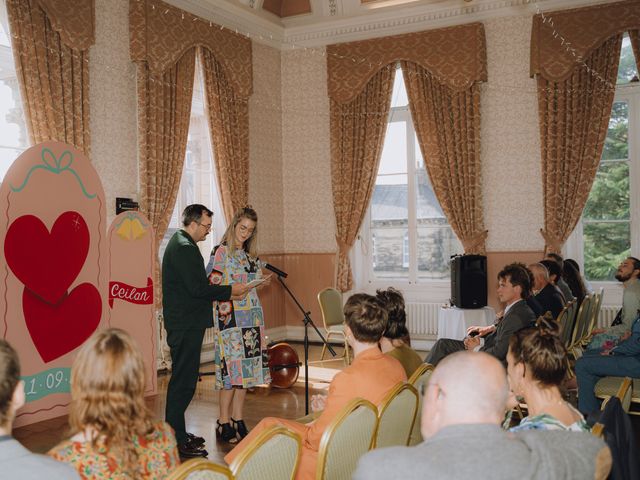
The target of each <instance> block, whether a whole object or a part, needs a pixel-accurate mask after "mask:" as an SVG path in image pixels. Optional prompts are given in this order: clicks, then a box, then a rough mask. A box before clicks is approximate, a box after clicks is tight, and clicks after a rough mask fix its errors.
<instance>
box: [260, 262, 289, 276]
mask: <svg viewBox="0 0 640 480" xmlns="http://www.w3.org/2000/svg"><path fill="white" fill-rule="evenodd" d="M260 266H261V267H262V268H266V269H267V270H270V271H272V272H273V273H275V274H276V275H278V276H279V277H282V278H287V276H288V275H287V274H286V273H285V272H283V271H282V270H280V269H279V268H277V267H274V266H273V265H270V264H268V263H267V262H262V261H261V262H260Z"/></svg>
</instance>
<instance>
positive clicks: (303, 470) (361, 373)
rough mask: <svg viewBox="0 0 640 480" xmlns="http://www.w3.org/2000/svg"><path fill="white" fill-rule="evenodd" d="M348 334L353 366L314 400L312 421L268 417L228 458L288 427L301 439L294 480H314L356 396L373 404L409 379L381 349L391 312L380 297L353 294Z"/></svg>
mask: <svg viewBox="0 0 640 480" xmlns="http://www.w3.org/2000/svg"><path fill="white" fill-rule="evenodd" d="M344 317H345V323H346V326H345V335H346V337H347V341H348V342H349V345H350V346H351V348H352V349H353V354H354V359H353V363H352V364H351V365H349V366H348V367H347V368H345V369H344V370H343V371H341V372H340V373H338V374H337V375H336V376H335V377H334V379H333V381H332V382H331V385H330V386H329V395H328V396H326V397H325V396H314V400H313V403H312V408H313V410H323V412H322V413H321V414H320V416H319V417H318V418H317V419H316V420H315V421H313V422H312V423H307V424H302V423H299V422H295V421H293V420H284V419H282V418H264V419H262V420H261V421H260V423H258V425H257V426H256V427H255V428H254V429H253V430H251V432H250V433H249V435H247V437H245V438H244V439H243V440H242V441H241V442H240V443H239V444H238V445H237V446H236V447H235V448H234V449H233V450H232V451H231V452H230V453H229V454H228V455H227V456H225V457H224V459H225V461H226V462H227V463H231V462H233V460H234V459H235V458H236V457H237V456H238V455H239V454H240V453H241V452H242V451H243V450H244V449H245V448H247V446H248V445H250V443H251V442H252V441H253V440H254V439H255V438H256V437H257V436H258V435H259V434H260V433H261V432H262V431H263V430H264V429H265V428H268V427H271V426H272V425H284V426H285V427H287V428H289V429H291V430H294V431H295V432H297V433H298V434H300V436H301V437H302V457H301V459H300V465H299V467H298V472H297V474H296V477H295V478H296V479H298V480H301V479H313V478H315V474H316V463H317V459H318V458H317V457H318V448H319V447H320V439H321V438H322V434H323V433H324V431H325V429H326V428H327V426H328V425H329V423H331V421H332V420H333V419H334V417H335V416H336V415H337V414H338V413H339V412H340V411H341V410H342V409H343V408H344V407H345V406H346V405H347V404H348V403H349V402H350V401H351V400H353V399H354V398H364V399H366V400H369V401H370V402H372V403H374V404H378V403H380V402H381V401H382V399H383V398H384V396H385V395H386V394H387V392H389V391H390V390H391V389H392V388H393V387H394V386H395V385H396V384H398V382H403V381H406V379H407V376H406V375H405V373H404V369H403V368H402V365H401V364H400V362H398V361H397V360H396V359H395V358H391V357H389V356H387V355H384V354H383V353H382V352H381V351H380V348H379V347H378V342H379V341H380V338H382V333H383V332H384V329H385V327H386V325H387V311H386V309H385V307H384V305H383V304H382V302H380V300H378V299H377V298H376V297H373V296H371V295H367V294H364V293H358V294H355V295H352V296H351V297H350V298H349V300H347V303H346V304H345V306H344Z"/></svg>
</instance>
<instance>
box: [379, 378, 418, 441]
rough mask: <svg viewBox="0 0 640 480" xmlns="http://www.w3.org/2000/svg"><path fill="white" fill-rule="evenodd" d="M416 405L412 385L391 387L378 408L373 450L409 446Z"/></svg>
mask: <svg viewBox="0 0 640 480" xmlns="http://www.w3.org/2000/svg"><path fill="white" fill-rule="evenodd" d="M418 404H419V401H418V392H417V391H416V389H415V388H414V387H413V385H410V384H408V383H404V382H402V383H399V384H398V385H396V386H395V387H393V388H392V389H391V391H390V392H389V393H388V394H387V395H386V397H385V398H384V400H382V402H381V403H380V406H379V407H378V428H377V430H376V435H375V439H374V443H373V448H384V447H394V446H402V447H405V446H407V445H409V440H410V439H411V432H412V430H413V425H414V422H415V421H416V414H417V412H418Z"/></svg>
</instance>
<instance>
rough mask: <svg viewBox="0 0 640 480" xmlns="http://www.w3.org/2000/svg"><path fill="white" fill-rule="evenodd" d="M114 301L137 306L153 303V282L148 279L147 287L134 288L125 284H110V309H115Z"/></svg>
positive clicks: (112, 282)
mask: <svg viewBox="0 0 640 480" xmlns="http://www.w3.org/2000/svg"><path fill="white" fill-rule="evenodd" d="M114 300H124V301H125V302H129V303H135V304H136V305H149V304H152V303H153V280H151V278H147V286H146V287H134V286H133V285H127V284H126V283H124V282H114V281H111V282H109V307H111V308H113V301H114Z"/></svg>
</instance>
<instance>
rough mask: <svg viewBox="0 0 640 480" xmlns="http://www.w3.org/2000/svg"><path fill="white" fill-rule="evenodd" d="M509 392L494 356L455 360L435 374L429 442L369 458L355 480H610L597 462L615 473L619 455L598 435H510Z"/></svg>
mask: <svg viewBox="0 0 640 480" xmlns="http://www.w3.org/2000/svg"><path fill="white" fill-rule="evenodd" d="M508 393H509V387H508V383H507V378H506V375H505V372H504V368H503V367H502V365H500V362H498V361H497V360H496V359H495V358H493V357H492V356H491V355H487V354H485V353H476V352H458V353H454V354H452V355H450V356H448V357H447V358H445V359H444V360H443V361H442V362H440V364H439V365H438V366H437V367H436V369H435V370H434V371H433V374H432V375H431V378H430V379H429V382H428V384H427V385H426V390H425V392H424V402H423V410H422V425H421V430H422V436H423V438H424V441H423V442H422V443H421V444H419V445H416V446H415V447H391V448H381V449H377V450H373V451H371V452H369V453H367V454H366V455H364V456H363V457H362V458H361V459H360V462H359V463H358V468H357V470H356V472H355V474H354V475H353V478H354V480H387V479H390V478H402V479H403V480H418V479H424V478H434V479H447V480H458V479H460V480H468V479H475V480H485V479H486V480H513V479H527V480H532V479H535V480H543V479H544V480H554V479H557V480H559V479H568V478H576V479H577V478H580V479H582V478H604V477H603V476H602V475H596V457H599V456H600V457H601V458H602V463H603V464H604V469H605V470H606V472H607V473H608V471H609V469H610V467H611V454H610V452H609V450H608V448H607V447H606V445H605V444H604V442H603V441H602V440H600V439H597V438H595V437H594V436H593V435H591V434H587V433H572V432H560V431H546V432H544V431H543V432H520V433H516V434H511V433H508V432H505V431H504V430H502V428H500V423H501V421H502V417H503V415H504V408H505V403H506V400H507V396H508Z"/></svg>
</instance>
